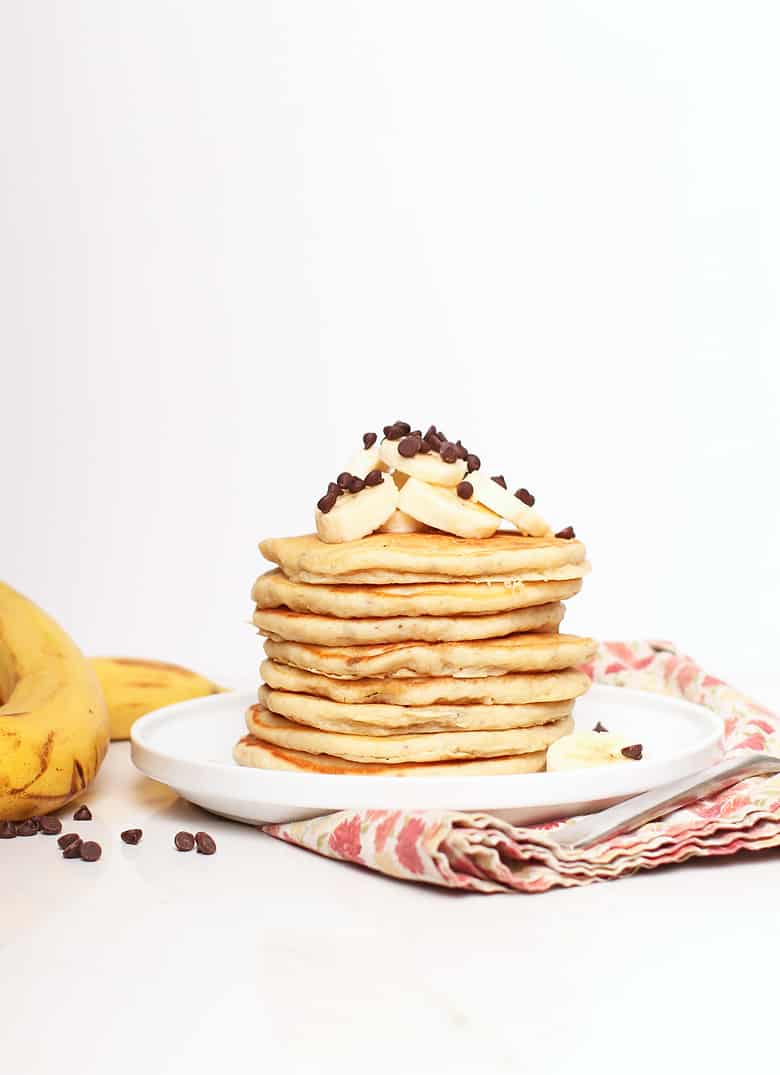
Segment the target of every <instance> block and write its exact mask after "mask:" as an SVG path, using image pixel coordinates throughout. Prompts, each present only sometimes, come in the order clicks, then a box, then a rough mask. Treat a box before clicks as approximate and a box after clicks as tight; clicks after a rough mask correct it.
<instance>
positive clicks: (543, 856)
mask: <svg viewBox="0 0 780 1075" xmlns="http://www.w3.org/2000/svg"><path fill="white" fill-rule="evenodd" d="M584 670H585V671H586V672H587V673H588V674H589V675H590V676H591V678H592V679H593V681H594V682H596V683H607V684H610V685H612V686H619V687H633V688H638V689H640V690H646V691H655V692H657V693H660V694H670V695H674V696H676V697H679V698H687V699H688V700H689V701H691V702H698V703H699V704H700V705H704V706H707V707H708V708H709V709H711V710H713V711H714V712H715V713H718V714H719V715H720V716H721V717H723V718H724V721H725V745H726V752H727V754H729V755H736V754H738V753H739V752H740V751H754V750H759V751H767V752H768V753H774V754H778V753H780V717H778V716H776V715H775V714H773V713H771V712H770V711H769V710H767V709H765V708H763V707H762V706H760V705H757V704H756V703H755V702H752V701H751V700H750V699H749V698H746V697H745V696H744V695H742V694H740V693H738V692H737V691H735V690H734V689H732V688H731V687H729V686H727V685H726V684H725V683H723V682H722V680H720V679H716V678H715V676H711V675H708V674H707V673H705V672H704V671H702V669H701V668H700V667H699V666H698V665H697V664H695V663H694V661H692V660H691V658H690V657H685V656H683V655H682V654H680V653H679V652H678V650H677V649H675V647H674V646H672V645H671V644H670V643H668V642H604V643H602V644H601V646H600V647H599V652H598V653H597V655H596V657H595V658H594V660H593V661H591V662H590V663H589V664H587V665H586V666H584ZM560 824H561V822H551V823H548V824H544V825H534V826H527V827H522V828H521V827H516V826H513V825H511V824H509V823H508V822H505V821H502V820H501V819H500V818H496V817H491V816H490V815H488V814H482V813H458V812H454V811H440V810H437V811H434V810H421V811H404V810H365V811H356V810H343V811H340V812H339V813H335V814H328V815H326V816H325V817H318V818H313V819H311V820H309V821H297V822H291V823H289V824H277V825H267V826H265V827H264V830H263V831H264V832H266V833H268V834H269V835H270V836H275V837H277V838H279V839H281V840H286V841H287V842H288V843H292V844H298V845H299V846H300V847H304V848H307V849H308V850H310V851H316V852H318V853H319V854H321V855H327V856H328V858H334V859H341V860H342V861H345V862H352V863H358V864H359V865H361V866H366V867H368V868H369V869H371V870H377V871H378V872H380V873H385V874H389V875H390V876H392V877H400V878H403V879H405V880H407V881H421V882H423V883H424V884H431V885H442V886H444V887H446V888H455V889H461V890H466V891H471V892H546V891H548V890H549V889H551V888H554V887H556V886H563V887H565V888H569V887H573V886H575V885H587V884H590V883H591V882H593V881H606V880H611V879H613V878H618V877H623V876H624V875H626V874H632V873H635V872H636V871H637V870H649V869H654V868H655V867H657V866H665V865H666V864H667V863H677V862H684V861H685V860H686V859H689V858H694V857H704V856H710V855H733V854H735V853H736V852H737V851H743V850H748V851H761V850H764V849H765V848H769V847H777V846H780V775H778V776H772V777H753V778H751V779H749V780H744V781H742V782H741V783H740V784H736V785H734V786H733V787H731V788H728V789H727V790H726V791H723V792H720V793H719V794H718V795H716V796H713V797H712V798H709V799H702V800H700V801H699V802H696V803H694V804H692V805H691V806H689V807H686V808H685V809H682V810H676V811H674V812H673V813H670V814H667V815H666V817H664V818H661V819H660V820H658V821H654V822H651V823H649V824H647V825H643V826H642V828H640V829H637V830H636V831H635V832H631V833H627V834H625V835H623V836H615V837H612V838H611V839H608V840H605V841H603V842H602V843H599V844H596V845H595V846H594V847H591V848H587V849H584V850H574V849H570V848H565V847H559V846H558V845H557V844H556V842H555V830H556V828H558V826H559V825H560Z"/></svg>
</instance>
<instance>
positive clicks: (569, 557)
mask: <svg viewBox="0 0 780 1075" xmlns="http://www.w3.org/2000/svg"><path fill="white" fill-rule="evenodd" d="M260 551H261V552H262V554H263V556H264V557H265V558H266V559H267V560H271V561H273V563H275V564H278V565H279V566H280V567H281V569H282V571H283V572H284V573H285V575H287V577H288V578H291V579H300V580H301V581H310V580H311V579H313V578H315V577H316V578H317V579H318V580H319V579H325V578H327V579H332V580H334V581H336V580H338V581H343V582H345V583H349V582H351V581H358V580H359V581H362V582H366V581H368V579H367V578H366V573H368V574H369V575H371V574H373V573H377V576H376V577H375V578H371V581H375V582H379V583H381V582H386V581H390V579H389V578H388V574H390V575H391V576H393V575H395V574H396V573H401V574H403V575H404V576H408V575H428V576H431V575H432V576H435V577H437V578H441V579H442V581H443V580H444V579H445V578H452V579H454V578H458V579H470V578H471V579H473V578H483V577H487V576H490V575H503V576H508V577H515V576H517V575H519V574H522V573H523V572H526V571H540V572H543V571H545V570H550V569H554V568H557V567H561V566H563V565H565V564H576V563H580V562H581V561H582V560H584V559H585V546H584V545H583V544H582V542H581V541H565V540H563V539H561V538H554V537H549V538H534V537H525V536H524V535H522V534H515V533H509V532H507V531H499V532H498V533H496V534H494V535H493V536H492V537H489V538H459V537H454V536H452V535H451V534H439V533H417V534H370V535H369V536H368V537H364V538H360V540H358V541H344V542H341V543H340V544H328V543H327V542H324V541H320V539H319V538H318V537H317V535H316V534H304V535H303V536H301V537H289V538H269V539H268V540H266V541H262V542H261V543H260ZM356 573H357V575H358V577H357V578H351V576H353V575H355V574H356ZM382 573H384V574H382ZM306 576H308V578H306Z"/></svg>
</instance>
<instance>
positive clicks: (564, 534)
mask: <svg viewBox="0 0 780 1075" xmlns="http://www.w3.org/2000/svg"><path fill="white" fill-rule="evenodd" d="M555 536H556V537H557V538H563V540H564V541H571V539H572V538H573V537H576V536H577V535H576V534H575V533H574V528H573V527H571V526H564V528H563V530H559V531H558V533H557V534H556V535H555Z"/></svg>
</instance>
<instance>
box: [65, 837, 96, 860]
mask: <svg viewBox="0 0 780 1075" xmlns="http://www.w3.org/2000/svg"><path fill="white" fill-rule="evenodd" d="M71 846H72V845H71ZM68 850H69V851H70V847H69V848H68ZM79 853H80V856H81V859H82V861H83V862H97V860H98V859H99V858H100V856H101V855H102V854H103V848H102V847H101V846H100V844H98V843H95V841H94V840H85V841H84V843H83V844H82V845H81V847H80V848H79Z"/></svg>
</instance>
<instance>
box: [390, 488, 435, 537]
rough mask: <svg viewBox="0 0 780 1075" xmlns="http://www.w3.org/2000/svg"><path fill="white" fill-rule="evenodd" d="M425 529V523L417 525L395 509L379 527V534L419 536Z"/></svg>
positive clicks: (414, 520)
mask: <svg viewBox="0 0 780 1075" xmlns="http://www.w3.org/2000/svg"><path fill="white" fill-rule="evenodd" d="M393 477H395V475H393ZM427 529H428V527H427V526H426V525H425V523H419V522H418V521H417V520H416V519H413V518H412V517H411V515H407V514H406V512H405V511H398V510H397V509H396V510H395V511H394V512H393V514H392V515H391V516H390V518H389V519H388V520H387V522H386V523H383V524H382V525H381V526H380V527H379V532H380V533H382V534H419V533H421V532H422V531H423V530H427Z"/></svg>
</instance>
